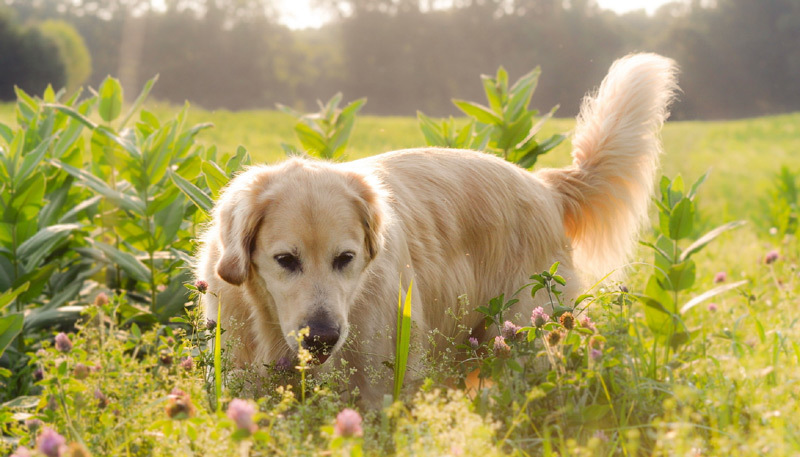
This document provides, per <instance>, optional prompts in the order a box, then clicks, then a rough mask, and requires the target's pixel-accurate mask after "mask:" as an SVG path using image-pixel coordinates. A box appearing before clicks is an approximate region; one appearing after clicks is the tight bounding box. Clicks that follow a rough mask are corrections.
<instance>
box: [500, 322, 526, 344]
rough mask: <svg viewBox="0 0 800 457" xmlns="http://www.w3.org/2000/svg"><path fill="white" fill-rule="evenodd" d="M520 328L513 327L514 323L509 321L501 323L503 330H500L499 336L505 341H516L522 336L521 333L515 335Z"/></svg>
mask: <svg viewBox="0 0 800 457" xmlns="http://www.w3.org/2000/svg"><path fill="white" fill-rule="evenodd" d="M520 328H522V327H520V326H518V325H514V323H513V322H511V321H505V322H504V323H503V328H502V329H500V334H501V335H503V338H505V339H507V340H511V341H514V340H518V339H519V338H520V337H521V336H522V334H521V333H517V332H518V331H519V329H520Z"/></svg>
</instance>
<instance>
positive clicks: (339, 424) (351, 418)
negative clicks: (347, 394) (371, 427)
mask: <svg viewBox="0 0 800 457" xmlns="http://www.w3.org/2000/svg"><path fill="white" fill-rule="evenodd" d="M333 431H334V433H336V434H337V435H339V436H343V437H345V438H349V437H352V436H361V435H363V434H364V431H363V430H362V429H361V415H360V414H358V412H357V411H354V410H352V409H350V408H345V409H343V410H342V412H340V413H339V414H337V415H336V424H335V425H334V427H333Z"/></svg>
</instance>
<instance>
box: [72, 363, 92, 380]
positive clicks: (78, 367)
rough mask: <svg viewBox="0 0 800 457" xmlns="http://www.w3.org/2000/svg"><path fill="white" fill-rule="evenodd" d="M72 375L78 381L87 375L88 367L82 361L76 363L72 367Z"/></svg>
mask: <svg viewBox="0 0 800 457" xmlns="http://www.w3.org/2000/svg"><path fill="white" fill-rule="evenodd" d="M72 376H74V377H75V379H77V380H79V381H80V380H83V379H86V378H87V377H88V376H89V367H87V366H86V365H84V364H82V363H76V364H75V368H73V369H72Z"/></svg>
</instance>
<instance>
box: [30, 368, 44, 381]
mask: <svg viewBox="0 0 800 457" xmlns="http://www.w3.org/2000/svg"><path fill="white" fill-rule="evenodd" d="M42 379H44V370H43V369H41V368H37V369H35V370H33V380H34V381H41V380H42Z"/></svg>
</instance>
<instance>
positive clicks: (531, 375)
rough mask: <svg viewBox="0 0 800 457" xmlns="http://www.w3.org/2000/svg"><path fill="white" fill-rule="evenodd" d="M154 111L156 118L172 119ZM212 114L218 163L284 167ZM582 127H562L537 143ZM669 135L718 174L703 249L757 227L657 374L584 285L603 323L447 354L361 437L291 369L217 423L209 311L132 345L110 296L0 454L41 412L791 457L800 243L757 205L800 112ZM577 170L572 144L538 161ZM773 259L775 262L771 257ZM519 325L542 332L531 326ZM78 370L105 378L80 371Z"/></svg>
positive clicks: (302, 440)
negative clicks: (735, 286)
mask: <svg viewBox="0 0 800 457" xmlns="http://www.w3.org/2000/svg"><path fill="white" fill-rule="evenodd" d="M150 109H151V110H153V111H154V112H156V114H157V115H158V116H159V117H160V118H163V117H164V116H166V115H167V114H169V113H172V112H174V109H175V108H172V107H169V106H164V105H152V106H151V107H150ZM13 117H14V114H13V111H12V108H11V107H10V105H0V122H4V123H6V122H8V121H9V120H13ZM167 117H168V116H167ZM207 121H210V122H213V123H214V124H215V126H216V127H215V128H214V129H212V130H209V131H206V132H203V133H202V134H201V136H200V141H202V142H205V143H207V144H216V145H217V146H218V147H219V148H220V149H221V150H223V151H233V150H235V148H236V147H237V146H238V145H239V144H242V145H244V146H245V147H247V148H248V150H249V151H250V153H251V154H252V156H253V157H254V159H255V161H263V162H275V161H278V160H281V159H282V158H283V154H282V152H280V151H281V149H280V142H281V141H287V142H293V143H294V142H295V140H294V138H293V133H292V119H291V118H290V117H289V116H287V115H284V114H281V113H277V112H273V111H250V112H237V113H232V112H225V111H213V112H209V111H202V110H194V109H192V110H190V112H189V119H188V121H187V122H189V123H191V124H195V123H199V122H207ZM573 125H574V124H573V121H571V120H564V119H556V120H553V121H551V122H549V123H548V125H547V127H546V129H545V131H544V132H543V134H544V135H549V134H550V133H554V132H562V131H568V130H570V129H571V128H572V127H573ZM663 140H664V147H665V154H664V156H663V158H662V159H663V160H662V164H663V171H664V173H665V174H666V175H668V176H674V175H675V174H677V173H681V174H682V175H684V178H686V181H687V182H693V181H694V180H695V179H697V178H698V177H699V176H700V175H701V174H702V173H704V172H705V171H707V170H708V169H712V174H711V176H710V177H709V180H708V181H707V182H706V184H705V185H704V186H703V187H702V189H701V191H700V194H699V196H698V206H699V210H698V214H699V216H698V218H699V221H698V222H699V223H698V224H696V225H698V226H699V227H698V228H697V229H696V230H695V232H696V233H695V234H694V235H693V238H697V237H698V236H699V235H701V234H702V233H703V232H704V231H705V230H707V229H709V228H711V227H713V226H715V225H718V224H721V223H724V222H728V221H731V220H737V219H743V220H747V221H748V224H747V225H746V226H744V227H742V228H739V229H737V230H735V231H732V232H730V233H726V234H724V235H723V236H721V237H720V238H718V239H717V240H715V241H714V243H712V244H710V245H709V246H708V247H707V248H706V250H704V251H703V252H702V253H700V254H698V255H697V256H696V257H695V261H696V262H697V281H696V283H695V285H694V286H693V287H692V288H691V289H689V290H688V291H683V292H682V295H683V296H684V297H686V299H688V298H691V297H693V296H696V295H698V294H700V293H701V292H702V291H704V290H707V289H709V288H711V287H713V286H714V276H715V275H716V274H717V273H718V272H721V271H724V272H726V276H727V278H726V281H727V282H734V281H739V280H747V281H748V285H747V286H745V287H743V288H741V289H740V290H739V291H737V292H731V293H727V294H725V295H721V296H719V297H715V299H714V306H713V307H711V306H708V304H706V303H704V304H703V305H701V306H697V307H695V308H694V309H692V310H691V311H689V312H688V313H687V314H686V315H685V316H684V318H685V320H686V324H687V327H688V328H689V329H690V330H692V331H693V332H694V333H693V335H694V338H693V339H692V340H691V341H690V342H689V343H687V344H685V345H684V346H682V347H680V348H679V350H676V351H674V352H673V353H671V355H670V357H669V358H668V359H667V360H665V361H662V360H659V362H658V364H657V365H656V366H649V365H648V360H651V358H650V353H651V351H652V350H653V346H654V344H655V339H654V337H653V335H652V334H651V333H649V331H648V328H647V325H646V315H645V313H646V310H645V308H644V307H643V306H642V305H640V304H638V303H636V302H635V301H633V300H631V298H630V296H629V295H627V294H625V293H620V292H619V288H618V287H616V286H614V287H609V286H606V288H605V289H594V290H592V291H591V292H592V293H593V294H594V295H595V298H594V299H593V300H594V302H593V303H592V305H591V306H590V307H589V308H588V310H587V313H588V315H590V316H591V319H592V320H593V321H594V322H595V323H596V324H593V325H596V330H592V329H591V326H590V325H589V324H588V323H587V324H581V325H580V326H577V327H575V328H572V329H570V328H567V327H568V324H567V323H565V321H564V320H562V321H561V323H557V322H549V323H548V324H547V326H546V327H544V328H541V329H536V330H534V329H530V330H526V331H529V332H534V333H533V336H532V338H531V341H530V342H528V341H515V342H513V343H511V344H510V346H509V347H510V355H508V354H507V353H505V352H503V351H501V350H499V349H503V348H502V347H500V348H499V349H498V347H497V346H493V345H492V342H486V343H484V345H483V346H481V347H480V348H478V349H472V348H464V347H460V348H458V347H448V348H443V349H445V350H444V353H445V354H446V355H448V354H449V356H448V357H445V359H444V360H439V361H437V362H434V364H433V366H432V367H431V369H430V375H429V378H428V380H427V381H426V382H425V383H424V384H423V385H422V386H421V387H420V389H419V391H418V392H416V393H414V392H408V391H406V392H404V394H403V395H402V396H401V400H402V401H401V402H397V403H395V404H394V405H392V406H390V407H388V408H386V409H383V410H380V411H371V412H370V411H361V416H359V420H360V419H361V417H362V416H363V425H362V423H361V422H358V423H357V424H356V423H355V422H353V421H352V420H350V421H346V420H345V418H346V416H339V417H340V418H339V419H337V415H338V414H340V412H342V410H343V409H344V408H347V407H353V405H352V404H351V403H349V402H348V401H347V400H343V397H341V396H340V394H341V392H340V389H341V387H340V385H341V384H339V383H338V382H337V379H338V378H342V377H346V376H347V372H346V371H344V372H339V373H332V374H331V375H330V376H329V377H328V378H326V379H305V378H303V380H302V385H301V384H300V382H301V381H300V375H299V374H298V373H296V372H295V371H294V370H293V369H292V368H291V366H290V367H289V369H288V370H286V369H282V368H281V367H270V368H269V369H268V371H267V375H266V378H256V380H258V381H259V382H258V383H254V380H253V378H251V377H250V376H251V375H253V374H252V373H240V372H237V371H236V370H232V371H229V372H228V373H227V376H228V382H227V384H226V386H225V389H223V393H222V399H221V400H222V403H223V404H226V405H232V403H230V401H231V399H232V398H234V397H247V396H248V394H249V393H250V394H252V393H253V392H255V391H261V392H263V393H265V394H266V395H264V396H262V397H260V398H258V399H256V400H249V402H248V403H247V405H250V406H251V407H255V408H257V412H256V413H255V414H254V415H252V416H247V414H248V409H247V407H242V409H240V410H239V412H238V413H237V411H231V409H233V408H232V407H230V409H228V412H227V414H226V413H224V412H217V411H216V401H217V400H218V399H219V397H218V396H216V395H214V390H215V380H216V379H218V377H216V379H211V378H214V377H213V376H210V373H212V372H213V368H212V367H214V366H216V367H219V366H220V365H222V366H224V365H225V362H224V361H222V362H216V363H214V355H213V354H211V353H209V351H208V350H207V349H206V347H207V346H206V342H207V340H208V338H210V336H211V333H210V332H209V331H208V330H206V329H205V325H204V323H203V321H202V318H201V317H200V316H199V314H197V312H196V311H192V308H190V316H189V318H187V321H189V322H191V325H188V326H186V327H185V328H179V329H174V328H173V327H164V326H156V327H154V328H152V329H150V330H148V331H143V332H141V334H139V331H138V328H137V330H136V332H135V333H136V337H135V338H132V337H131V333H132V330H131V329H130V328H129V327H126V326H124V325H123V326H118V325H117V322H116V321H115V318H114V316H115V315H116V310H117V309H118V308H119V307H121V306H124V300H123V299H122V298H121V297H113V298H112V300H111V301H110V302H109V303H107V304H104V305H102V306H98V307H95V308H92V309H91V310H90V312H89V315H88V316H87V318H86V319H85V323H83V324H80V325H79V326H78V327H77V328H76V329H75V330H74V332H73V333H72V334H71V338H72V342H73V343H74V349H72V350H71V351H70V352H68V353H64V352H59V351H57V350H56V349H55V348H53V347H52V345H51V344H49V343H48V342H45V343H44V344H43V347H42V351H40V352H38V353H37V354H35V355H34V361H33V362H32V363H33V364H34V365H35V366H36V367H38V368H41V369H42V370H43V379H42V381H40V382H39V386H38V392H34V395H32V396H31V397H26V398H22V399H20V400H19V401H18V403H19V404H15V405H11V406H8V405H4V409H2V410H0V417H3V422H2V423H3V432H2V438H3V439H2V440H0V454H3V455H5V453H7V452H10V451H11V450H13V449H14V448H15V447H16V445H17V444H18V443H19V444H23V445H27V446H34V445H35V440H36V437H37V436H41V435H42V432H41V430H39V431H36V432H34V431H33V429H34V428H36V427H35V424H33V423H29V424H25V423H24V422H22V421H25V420H30V419H32V418H39V419H41V420H43V421H44V422H45V423H46V424H48V426H51V427H54V428H55V429H56V430H57V431H58V432H59V433H60V434H63V435H65V436H66V439H67V441H68V442H71V443H73V446H83V447H86V448H88V449H89V450H91V451H92V453H93V455H236V454H239V455H323V454H324V455H359V453H361V452H363V453H364V454H366V455H387V454H390V455H486V456H488V455H503V454H515V453H516V454H517V455H545V456H551V455H587V456H588V455H599V456H602V455H608V456H611V455H625V456H632V455H652V456H668V455H730V456H740V455H742V456H744V455H747V456H749V455H769V456H773V455H775V456H783V455H797V454H798V453H800V413H799V412H798V409H797V407H796V405H797V402H798V396H800V390H798V386H800V319H798V318H800V313H799V312H798V311H797V306H796V301H797V300H796V297H797V296H798V295H799V294H800V276H798V263H799V262H800V258H798V252H800V244H798V241H797V239H796V238H795V237H786V238H778V237H776V236H774V235H771V234H770V233H769V228H770V223H769V221H768V220H767V219H766V216H765V214H766V212H765V209H764V208H763V206H764V205H763V202H764V201H765V199H767V195H768V190H769V189H770V188H771V185H772V180H773V175H774V174H775V173H777V171H778V170H779V168H780V166H781V165H787V166H788V167H789V168H790V169H792V170H795V171H800V155H798V154H797V153H796V151H798V150H800V114H789V115H782V116H773V117H765V118H759V119H747V120H740V121H730V122H675V123H668V124H667V125H666V126H665V128H664V131H663ZM422 144H423V139H422V135H421V134H420V132H419V130H418V128H417V125H416V120H415V119H412V118H399V117H398V118H383V117H371V116H361V117H359V118H358V120H357V122H356V126H355V129H354V132H353V137H352V139H351V142H350V149H349V155H350V157H351V158H357V157H363V156H367V155H370V154H374V153H379V152H384V151H388V150H393V149H399V148H406V147H415V146H420V145H422ZM569 161H570V158H569V145H568V144H563V145H561V146H559V147H558V148H557V149H556V150H554V151H552V152H551V153H549V154H548V155H546V156H545V157H543V159H542V160H541V161H540V163H539V165H538V166H562V165H565V164H567V163H569ZM651 236H652V234H651V233H645V234H644V237H646V238H647V237H651ZM770 250H777V251H778V253H779V257H778V260H777V261H775V262H773V263H769V264H767V263H765V262H764V257H765V254H766V253H767V252H768V251H770ZM652 261H653V259H652V256H651V255H650V254H649V252H647V251H645V250H641V251H640V253H639V256H638V259H637V262H636V263H634V265H633V268H632V271H631V274H630V276H629V278H628V280H627V282H626V287H627V289H629V290H630V291H631V292H643V291H644V290H645V289H646V284H647V281H648V279H649V278H650V275H651V273H652V267H650V266H648V265H647V263H652ZM532 273H533V272H532ZM472 305H473V306H474V307H476V306H480V305H486V304H482V303H474V304H472ZM579 311H580V310H575V313H576V314H578V312H579ZM98 315H99V316H100V317H97V316H98ZM577 317H579V318H580V319H583V315H579V316H577ZM506 318H508V316H506ZM511 320H513V321H514V324H516V325H519V326H530V325H531V324H530V322H529V317H527V316H513V317H511ZM98 322H104V323H105V324H104V325H97V323H98ZM554 332H561V333H560V335H561V336H560V339H559V341H557V342H553V338H552V337H548V335H549V334H550V333H554ZM545 338H547V340H548V343H547V344H545V343H544V340H545ZM232 344H235V342H234V343H232ZM659 344H660V343H659ZM659 347H660V346H659ZM224 350H225V348H223V351H224ZM594 351H599V352H594ZM465 354H466V355H465ZM189 356H190V357H192V360H193V361H194V362H193V363H195V364H196V365H195V366H192V367H190V368H186V367H187V365H186V364H183V363H179V361H184V360H185V359H186V357H189ZM222 358H224V354H223V357H222ZM456 358H458V359H459V360H461V362H456V361H454V359H456ZM79 364H82V365H84V366H86V367H96V369H92V370H90V371H89V372H88V374H84V373H83V371H82V370H83V368H79V367H78V365H79ZM476 366H480V367H481V368H482V370H481V371H482V373H483V374H484V375H488V377H489V379H486V380H484V383H483V384H482V387H484V390H481V391H479V394H478V395H477V396H475V397H469V396H468V395H466V393H465V390H464V389H463V382H464V379H465V378H466V376H467V373H469V372H470V371H472V369H474V368H475V367H476ZM518 368H519V369H520V370H521V371H518ZM306 384H308V385H306ZM287 386H291V387H287ZM176 388H177V389H179V390H178V391H175V390H173V389H176ZM300 389H302V392H301V394H298V393H297V392H298V390H300ZM98 392H99V393H98ZM301 395H305V396H306V398H303V397H301ZM224 409H226V408H223V410H224ZM250 414H252V413H250ZM243 415H244V416H247V417H244V418H243ZM349 417H350V418H351V419H352V417H353V416H352V415H351V416H349ZM247 418H249V419H251V420H252V421H254V423H255V424H257V427H256V428H255V429H252V428H250V427H249V425H248V422H247V421H246V420H244V419H247ZM243 425H245V426H243ZM76 443H77V444H76ZM72 455H78V454H72Z"/></svg>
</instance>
